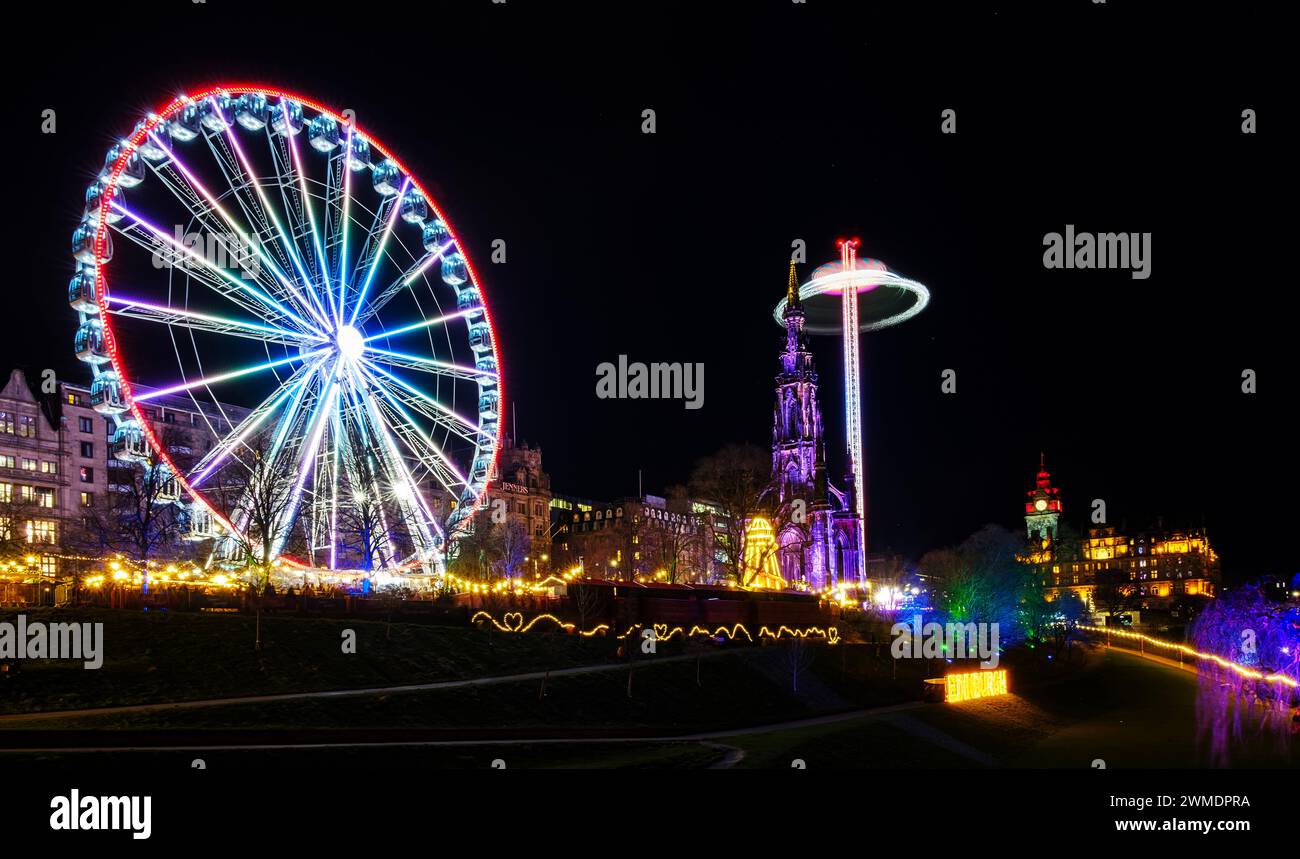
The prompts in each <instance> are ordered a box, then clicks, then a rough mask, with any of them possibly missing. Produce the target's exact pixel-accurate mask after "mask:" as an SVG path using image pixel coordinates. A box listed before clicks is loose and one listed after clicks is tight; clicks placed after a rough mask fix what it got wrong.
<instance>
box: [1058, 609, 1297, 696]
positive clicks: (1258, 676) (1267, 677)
mask: <svg viewBox="0 0 1300 859" xmlns="http://www.w3.org/2000/svg"><path fill="white" fill-rule="evenodd" d="M1079 628H1080V629H1085V630H1087V631H1089V632H1104V633H1106V634H1107V635H1114V636H1118V637H1119V638H1128V639H1133V640H1138V641H1144V642H1146V643H1147V644H1153V645H1155V646H1157V647H1165V648H1168V649H1170V650H1177V651H1179V652H1180V653H1185V654H1187V655H1188V656H1194V657H1196V658H1197V659H1208V660H1210V661H1212V662H1215V663H1217V664H1218V665H1219V666H1220V667H1223V668H1227V669H1229V670H1232V671H1235V672H1237V673H1238V674H1240V675H1241V676H1242V677H1245V678H1247V679H1248V680H1263V681H1264V682H1265V683H1282V684H1285V685H1287V686H1290V687H1291V688H1292V689H1295V688H1296V687H1297V686H1300V682H1298V681H1297V680H1296V679H1295V678H1294V677H1290V676H1288V675H1286V674H1281V673H1271V674H1263V673H1261V672H1259V671H1255V670H1253V669H1250V668H1246V667H1245V666H1243V665H1238V664H1237V663H1235V662H1230V661H1229V660H1227V659H1224V658H1223V657H1221V656H1217V655H1216V654H1213V653H1205V652H1204V651H1200V650H1196V649H1194V648H1191V647H1188V646H1187V645H1185V644H1178V643H1176V642H1173V641H1164V640H1162V639H1159V638H1152V637H1151V636H1149V635H1143V634H1142V633H1140V632H1129V631H1127V630H1123V629H1109V628H1107V627H1104V626H1084V625H1083V624H1080V625H1079Z"/></svg>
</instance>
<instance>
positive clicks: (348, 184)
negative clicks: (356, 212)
mask: <svg viewBox="0 0 1300 859" xmlns="http://www.w3.org/2000/svg"><path fill="white" fill-rule="evenodd" d="M352 132H353V128H352V126H351V124H349V125H348V135H347V139H346V140H345V141H344V144H343V154H342V155H341V156H338V158H339V171H340V176H339V181H338V183H337V186H336V187H339V188H342V190H343V204H342V206H341V208H340V215H339V220H338V236H339V238H338V243H339V300H338V304H337V306H338V310H339V315H338V321H339V322H342V321H343V308H344V307H345V306H346V305H347V291H348V224H349V223H350V222H351V217H352V215H351V212H350V211H349V210H350V209H351V208H352V166H351V163H350V161H351V158H352ZM332 164H333V162H332V161H331V165H332ZM331 175H333V174H331Z"/></svg>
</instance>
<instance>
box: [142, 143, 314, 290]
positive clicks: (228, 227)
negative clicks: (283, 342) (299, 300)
mask: <svg viewBox="0 0 1300 859" xmlns="http://www.w3.org/2000/svg"><path fill="white" fill-rule="evenodd" d="M149 138H150V141H151V143H152V144H153V145H154V146H155V147H157V148H158V149H160V150H161V151H162V152H163V153H165V156H166V159H165V160H164V161H162V162H160V163H157V164H155V163H153V162H147V163H148V164H149V167H150V169H151V170H152V171H153V174H154V176H156V177H157V178H158V179H159V181H160V182H161V183H162V185H163V186H164V187H165V188H167V189H168V190H169V191H171V193H172V195H173V196H174V197H176V198H177V199H178V200H180V201H181V203H182V204H183V205H184V206H185V208H186V209H187V210H189V212H190V215H191V217H193V218H194V219H195V220H196V221H198V222H199V223H200V224H202V225H203V226H204V227H206V228H207V230H208V233H209V234H210V235H212V236H214V237H216V238H217V239H218V240H219V241H221V242H222V243H223V245H225V246H226V248H227V251H228V252H229V251H230V250H231V248H230V247H229V245H230V243H231V242H230V237H229V234H233V235H234V236H236V237H237V238H238V239H239V241H240V242H241V243H242V247H236V248H234V253H235V257H234V258H235V259H241V260H242V259H246V258H247V255H248V254H249V253H252V254H253V255H254V256H255V257H256V258H257V261H258V265H257V266H255V267H246V268H252V269H253V271H252V272H251V274H252V277H253V279H254V280H256V281H257V282H258V283H259V284H261V285H262V286H263V287H264V288H265V289H266V290H267V291H268V292H275V293H279V294H280V297H282V298H285V299H287V300H292V294H291V293H290V291H289V290H288V289H286V287H287V286H288V277H287V276H286V275H285V273H284V271H283V269H281V267H280V266H279V265H278V264H277V263H276V261H275V260H273V259H271V257H270V256H268V255H267V253H266V250H265V248H264V246H263V244H264V243H263V242H262V241H261V237H260V236H259V235H257V233H256V231H254V233H249V232H248V231H247V230H245V229H243V228H242V227H241V226H240V225H239V223H238V222H236V220H235V219H234V217H232V216H231V214H230V213H229V212H228V211H227V210H226V208H225V207H224V206H222V205H221V202H220V201H219V200H218V199H217V198H216V196H214V195H213V194H212V192H211V191H210V190H208V188H207V186H206V185H204V184H203V182H202V181H201V180H200V179H199V178H198V176H196V175H195V174H194V171H192V170H191V169H190V168H189V167H188V166H186V164H185V162H184V161H183V160H181V158H180V156H179V155H177V153H176V150H175V149H174V148H172V147H168V146H167V145H166V144H165V143H163V142H162V140H160V139H159V138H158V136H157V135H156V134H154V133H153V132H152V131H151V132H149ZM237 201H238V199H237ZM213 214H215V215H217V216H218V217H219V218H220V221H221V223H222V224H224V227H225V229H219V228H218V225H217V224H214V223H213V218H212V215H213ZM244 214H245V215H246V216H247V215H248V212H247V211H246V210H245V212H244ZM268 273H269V274H270V275H271V276H270V277H268V276H267V274H268Z"/></svg>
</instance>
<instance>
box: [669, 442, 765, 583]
mask: <svg viewBox="0 0 1300 859" xmlns="http://www.w3.org/2000/svg"><path fill="white" fill-rule="evenodd" d="M771 468H772V463H771V456H770V455H769V454H767V453H765V452H763V451H762V450H760V449H759V448H757V447H755V446H753V445H727V446H726V447H724V448H722V450H720V451H718V452H717V453H716V454H714V455H712V456H709V457H705V458H704V459H702V460H700V461H699V462H698V463H697V464H696V466H695V470H694V471H693V472H692V474H691V481H690V487H691V492H692V494H694V495H695V496H696V497H698V498H701V499H705V500H707V501H709V502H711V503H712V504H714V505H715V506H716V507H717V508H718V510H719V517H718V520H719V521H717V522H716V523H715V526H714V528H713V534H712V538H713V540H712V542H713V548H714V549H715V550H716V552H717V554H718V555H719V556H720V559H721V561H722V567H723V572H724V574H725V575H726V577H727V578H730V579H732V580H733V581H735V582H736V583H737V584H738V585H741V586H744V585H747V584H748V583H749V582H750V581H751V580H752V579H753V578H754V576H755V575H756V574H757V572H758V571H759V570H760V569H762V566H761V565H757V564H754V563H753V561H754V559H753V558H751V559H749V560H750V562H751V563H749V564H748V565H747V564H746V557H745V554H746V548H747V545H746V543H747V541H748V539H749V527H750V524H751V523H752V522H753V520H754V519H755V518H757V517H759V516H763V515H765V514H769V513H772V512H774V511H769V510H768V509H767V505H766V502H765V500H764V499H765V496H766V495H767V489H768V486H769V484H770V482H771ZM775 548H776V546H775V540H774V541H772V545H771V546H770V547H769V549H768V551H769V552H770V551H775ZM751 554H752V553H751ZM763 560H765V559H763Z"/></svg>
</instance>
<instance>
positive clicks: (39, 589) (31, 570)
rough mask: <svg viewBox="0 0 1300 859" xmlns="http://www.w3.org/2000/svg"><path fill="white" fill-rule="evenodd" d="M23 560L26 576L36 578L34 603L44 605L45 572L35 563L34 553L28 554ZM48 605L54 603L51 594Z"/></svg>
mask: <svg viewBox="0 0 1300 859" xmlns="http://www.w3.org/2000/svg"><path fill="white" fill-rule="evenodd" d="M24 560H25V561H26V562H27V575H28V577H29V578H31V577H35V578H36V604H37V605H38V606H42V605H45V573H44V572H43V571H42V570H41V569H40V568H39V567H38V566H37V565H36V556H35V555H28V556H27V557H26V558H24ZM50 605H54V598H53V596H51V597H50Z"/></svg>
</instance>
